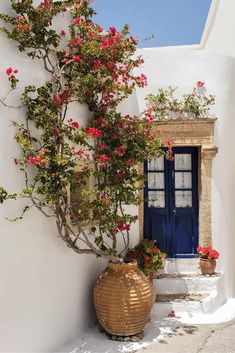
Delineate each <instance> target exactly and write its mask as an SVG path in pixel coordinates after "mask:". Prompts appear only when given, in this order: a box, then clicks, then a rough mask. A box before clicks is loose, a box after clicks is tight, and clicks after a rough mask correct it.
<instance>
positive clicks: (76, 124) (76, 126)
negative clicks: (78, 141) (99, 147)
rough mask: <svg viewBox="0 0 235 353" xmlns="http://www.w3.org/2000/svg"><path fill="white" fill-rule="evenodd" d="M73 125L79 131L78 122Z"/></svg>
mask: <svg viewBox="0 0 235 353" xmlns="http://www.w3.org/2000/svg"><path fill="white" fill-rule="evenodd" d="M72 125H73V127H74V128H75V129H79V123H78V122H77V121H73V122H72Z"/></svg>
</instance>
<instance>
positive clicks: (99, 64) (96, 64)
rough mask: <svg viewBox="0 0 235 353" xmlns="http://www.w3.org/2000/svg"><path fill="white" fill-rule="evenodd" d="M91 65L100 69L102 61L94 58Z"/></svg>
mask: <svg viewBox="0 0 235 353" xmlns="http://www.w3.org/2000/svg"><path fill="white" fill-rule="evenodd" d="M92 66H93V67H94V69H100V68H101V67H102V63H101V61H100V60H94V61H93V62H92Z"/></svg>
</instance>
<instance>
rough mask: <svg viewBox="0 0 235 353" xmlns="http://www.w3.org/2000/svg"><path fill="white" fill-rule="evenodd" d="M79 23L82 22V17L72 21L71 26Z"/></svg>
mask: <svg viewBox="0 0 235 353" xmlns="http://www.w3.org/2000/svg"><path fill="white" fill-rule="evenodd" d="M81 22H82V17H81V16H77V17H76V18H75V19H74V20H73V22H72V24H73V25H78V24H79V23H81Z"/></svg>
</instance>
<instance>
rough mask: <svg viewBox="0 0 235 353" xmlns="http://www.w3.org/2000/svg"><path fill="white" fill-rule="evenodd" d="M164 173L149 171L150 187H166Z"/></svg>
mask: <svg viewBox="0 0 235 353" xmlns="http://www.w3.org/2000/svg"><path fill="white" fill-rule="evenodd" d="M164 187H165V181H164V173H148V188H149V189H164Z"/></svg>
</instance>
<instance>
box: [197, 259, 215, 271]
mask: <svg viewBox="0 0 235 353" xmlns="http://www.w3.org/2000/svg"><path fill="white" fill-rule="evenodd" d="M199 265H200V268H201V273H202V274H203V275H212V274H213V273H215V267H216V260H208V259H202V258H200V262H199Z"/></svg>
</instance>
